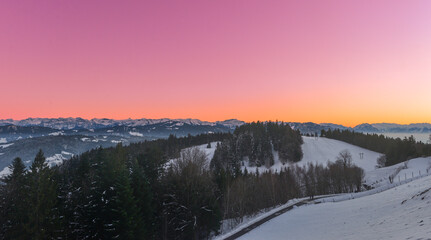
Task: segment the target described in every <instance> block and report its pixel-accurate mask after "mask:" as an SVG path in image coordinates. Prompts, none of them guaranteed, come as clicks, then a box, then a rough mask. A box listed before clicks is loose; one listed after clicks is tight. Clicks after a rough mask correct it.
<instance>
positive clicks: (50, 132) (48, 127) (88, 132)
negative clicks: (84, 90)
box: [0, 118, 431, 171]
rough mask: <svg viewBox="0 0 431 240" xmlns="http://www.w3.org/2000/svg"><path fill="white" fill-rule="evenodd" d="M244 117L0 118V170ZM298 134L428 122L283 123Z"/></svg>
mask: <svg viewBox="0 0 431 240" xmlns="http://www.w3.org/2000/svg"><path fill="white" fill-rule="evenodd" d="M244 123H245V122H244V121H241V120H237V119H229V120H225V121H216V122H208V121H201V120H198V119H190V118H189V119H169V118H163V119H146V118H142V119H124V120H114V119H107V118H95V119H91V120H87V119H83V118H27V119H23V120H13V119H3V120H0V171H1V170H2V169H3V168H5V167H6V166H8V165H9V164H10V162H11V161H12V160H13V158H15V157H21V158H22V159H23V161H24V162H25V163H26V164H27V165H29V164H30V163H31V161H32V160H33V158H34V156H35V155H36V153H37V151H38V150H39V149H42V150H43V151H44V152H45V156H46V157H47V158H48V162H49V163H50V164H57V163H59V162H61V161H62V160H64V159H68V158H70V157H71V156H73V155H76V154H80V153H82V152H85V151H88V150H90V149H92V148H96V147H99V146H102V147H110V146H115V145H116V144H118V143H123V144H125V145H127V144H130V143H133V142H139V141H145V140H152V139H157V138H166V137H168V136H169V135H171V134H173V135H176V136H178V137H181V136H187V135H188V134H191V135H197V134H201V133H215V132H232V131H233V130H234V129H235V128H236V127H237V126H240V125H242V124H244ZM288 124H289V125H290V126H291V127H292V128H293V129H297V130H299V131H300V132H301V133H303V134H307V133H309V134H311V133H313V134H314V133H320V131H321V130H322V129H325V130H328V129H341V130H346V129H347V130H352V131H357V132H367V133H431V124H428V123H416V124H408V125H401V124H393V123H375V124H368V123H364V124H360V125H357V126H355V127H353V128H351V127H346V126H343V125H338V124H333V123H320V124H317V123H312V122H305V123H298V122H289V123H288Z"/></svg>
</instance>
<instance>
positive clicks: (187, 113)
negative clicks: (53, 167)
mask: <svg viewBox="0 0 431 240" xmlns="http://www.w3.org/2000/svg"><path fill="white" fill-rule="evenodd" d="M0 86H1V91H0V118H15V119H23V118H27V117H83V118H95V117H97V118H99V117H107V118H115V119H123V118H129V117H130V118H144V117H145V118H162V117H169V118H199V119H202V120H210V121H213V120H224V119H228V118H238V119H241V120H245V121H255V120H276V119H278V120H283V121H300V122H304V121H313V122H317V123H320V122H333V123H340V124H344V125H347V126H354V125H356V124H359V123H362V122H369V123H374V122H396V123H411V122H431V1H395V0H390V1H374V0H373V1H300V0H298V1H287V0H280V1H268V0H265V1H255V0H243V1H236V0H225V1H223V0H217V1H202V0H199V1H183V0H179V1H168V0H157V1H156V0H140V1H118V0H115V1H107V0H103V1H93V0H73V1H65V0H64V1H59V0H53V1H45V0H37V1H36V0H35V1H21V0H20V1H16V0H10V1H9V0H2V1H1V2H0Z"/></svg>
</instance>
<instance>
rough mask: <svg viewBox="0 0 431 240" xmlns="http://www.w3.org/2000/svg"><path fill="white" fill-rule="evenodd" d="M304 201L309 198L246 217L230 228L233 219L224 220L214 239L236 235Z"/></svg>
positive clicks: (292, 201)
mask: <svg viewBox="0 0 431 240" xmlns="http://www.w3.org/2000/svg"><path fill="white" fill-rule="evenodd" d="M304 199H307V198H300V199H296V198H295V199H291V200H289V201H288V202H287V203H286V204H283V205H280V206H277V207H274V208H271V209H270V210H263V211H261V212H260V213H258V214H256V215H254V216H251V217H245V218H244V219H243V221H242V223H240V224H238V225H236V226H234V227H232V226H230V225H231V222H232V220H231V219H227V220H224V221H223V223H222V227H221V234H219V235H218V236H215V237H214V238H213V239H214V240H219V239H224V238H227V237H230V236H232V235H234V234H235V233H237V232H239V231H241V230H242V229H243V228H244V227H247V226H250V225H251V224H254V223H255V222H258V221H260V220H261V219H264V218H266V217H267V216H269V215H271V214H273V213H275V212H277V211H279V210H281V209H284V208H286V207H289V206H292V205H295V204H296V203H298V202H300V201H301V200H304Z"/></svg>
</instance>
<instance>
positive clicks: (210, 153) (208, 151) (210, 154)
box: [165, 142, 218, 168]
mask: <svg viewBox="0 0 431 240" xmlns="http://www.w3.org/2000/svg"><path fill="white" fill-rule="evenodd" d="M217 143H218V142H211V148H207V146H208V144H202V145H198V146H194V147H191V148H186V149H192V148H198V149H199V150H201V151H203V152H204V153H205V154H206V156H207V164H206V167H207V168H209V166H210V163H211V159H212V158H213V157H214V152H215V149H216V148H217ZM186 149H183V150H181V151H184V150H186ZM175 161H176V159H170V160H169V161H168V162H167V163H166V165H165V167H169V166H170V165H171V164H172V163H174V162H175Z"/></svg>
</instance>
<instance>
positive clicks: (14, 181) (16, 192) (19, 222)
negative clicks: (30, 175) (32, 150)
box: [0, 158, 31, 239]
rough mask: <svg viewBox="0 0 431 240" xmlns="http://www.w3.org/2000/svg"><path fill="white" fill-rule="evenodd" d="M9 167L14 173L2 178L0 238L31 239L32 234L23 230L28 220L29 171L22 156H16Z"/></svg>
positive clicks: (0, 191)
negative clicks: (27, 174) (27, 176)
mask: <svg viewBox="0 0 431 240" xmlns="http://www.w3.org/2000/svg"><path fill="white" fill-rule="evenodd" d="M9 169H10V170H11V171H12V173H11V174H10V175H8V176H6V177H5V178H4V179H2V182H3V183H4V185H3V184H1V185H2V186H1V190H0V195H1V197H0V199H1V200H0V201H1V203H0V214H1V216H0V221H1V223H2V224H1V225H0V228H1V229H0V230H1V233H0V238H1V239H29V238H31V236H30V235H28V234H27V233H26V232H25V231H23V229H24V224H26V223H27V222H28V212H27V199H28V196H27V191H28V181H27V178H26V173H27V172H26V169H25V165H24V163H23V162H22V160H21V158H15V159H14V160H13V162H12V164H11V165H10V166H9Z"/></svg>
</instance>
